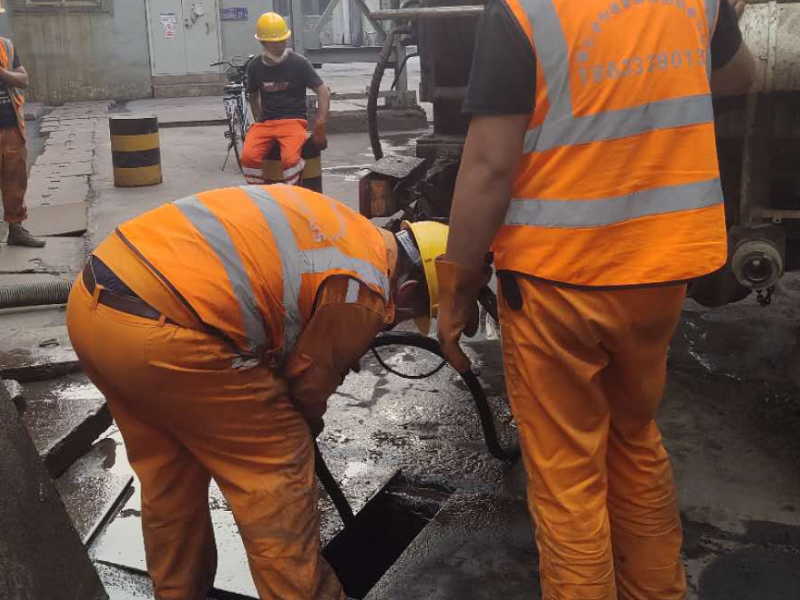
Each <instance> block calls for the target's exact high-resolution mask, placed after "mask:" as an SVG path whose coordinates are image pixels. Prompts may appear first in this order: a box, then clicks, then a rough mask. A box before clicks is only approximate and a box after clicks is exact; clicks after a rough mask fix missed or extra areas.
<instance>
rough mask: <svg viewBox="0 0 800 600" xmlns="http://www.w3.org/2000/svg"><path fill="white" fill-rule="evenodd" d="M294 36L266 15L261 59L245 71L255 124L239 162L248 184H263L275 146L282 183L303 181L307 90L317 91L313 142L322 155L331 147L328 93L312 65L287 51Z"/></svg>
mask: <svg viewBox="0 0 800 600" xmlns="http://www.w3.org/2000/svg"><path fill="white" fill-rule="evenodd" d="M291 36H292V32H291V31H290V30H289V27H288V26H287V25H286V21H285V20H284V19H283V17H281V16H280V15H279V14H278V13H274V12H268V13H264V14H263V15H261V17H260V18H259V19H258V23H257V24H256V35H255V37H256V39H257V40H258V41H259V42H260V43H261V48H262V53H261V55H260V56H258V57H256V58H255V59H253V60H251V61H250V64H248V66H247V94H248V99H249V101H250V107H251V109H252V111H253V118H254V119H255V121H256V122H255V124H254V125H253V126H252V127H251V128H250V131H249V132H248V133H247V137H246V138H245V141H244V148H243V150H242V156H241V164H242V170H243V172H244V175H245V178H246V179H247V181H248V183H256V184H257V183H264V179H263V174H262V163H263V161H264V157H265V156H266V155H267V153H268V152H269V151H270V150H271V149H272V147H273V145H274V144H276V143H277V144H278V145H279V146H280V150H281V165H282V167H283V178H284V183H290V184H294V183H297V182H298V181H299V180H300V177H301V174H302V172H303V168H304V167H305V161H304V160H303V158H302V150H303V145H304V144H305V143H306V140H307V139H308V133H307V127H308V109H307V106H306V90H307V89H312V90H314V92H315V93H316V94H317V97H318V99H319V108H318V111H317V116H316V119H315V121H314V129H313V133H312V138H313V142H314V144H315V145H316V146H317V148H319V149H320V150H322V149H324V148H325V147H326V146H327V143H328V142H327V137H326V126H327V122H328V112H329V110H330V97H331V95H330V90H329V89H328V86H327V85H325V83H324V82H323V81H322V79H321V78H320V76H319V74H318V73H317V72H316V70H315V69H314V66H313V65H312V64H311V63H310V62H309V61H308V59H307V58H305V57H304V56H302V55H300V54H297V53H296V52H293V51H292V49H291V48H289V46H288V40H289V38H290V37H291Z"/></svg>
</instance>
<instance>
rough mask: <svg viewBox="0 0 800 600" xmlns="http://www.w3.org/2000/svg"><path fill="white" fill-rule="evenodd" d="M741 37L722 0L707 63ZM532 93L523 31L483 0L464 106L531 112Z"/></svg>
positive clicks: (530, 57) (499, 3) (532, 66)
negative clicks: (484, 8) (483, 9)
mask: <svg viewBox="0 0 800 600" xmlns="http://www.w3.org/2000/svg"><path fill="white" fill-rule="evenodd" d="M741 43H742V33H741V31H740V30H739V22H738V19H737V18H736V12H735V11H734V10H733V8H732V7H731V5H730V4H728V0H721V1H720V13H719V20H718V23H717V29H716V31H715V32H714V36H713V38H712V39H711V65H712V68H713V69H715V70H716V69H719V68H720V67H724V66H725V65H726V64H728V62H729V61H730V60H731V59H732V58H733V55H734V54H736V52H737V51H738V50H739V46H740V45H741ZM499 90H502V93H498V91H499ZM535 98H536V55H535V53H534V50H533V48H531V44H530V41H529V40H528V36H526V35H525V32H524V31H523V30H522V28H521V27H520V25H519V23H518V22H517V20H516V18H514V15H512V14H511V10H510V9H509V8H508V6H507V5H506V3H505V2H503V0H488V2H487V4H486V10H485V11H484V13H483V15H482V16H481V23H480V25H479V27H478V34H477V40H476V44H475V54H474V56H473V61H472V70H471V71H470V79H469V85H468V86H467V94H466V98H465V100H464V112H465V113H466V114H471V115H515V114H530V113H531V112H533V108H534V102H535Z"/></svg>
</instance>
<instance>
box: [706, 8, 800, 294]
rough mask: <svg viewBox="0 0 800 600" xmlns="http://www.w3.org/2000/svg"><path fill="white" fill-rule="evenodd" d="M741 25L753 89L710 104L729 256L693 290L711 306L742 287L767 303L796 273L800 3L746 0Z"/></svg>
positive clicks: (799, 252)
mask: <svg viewBox="0 0 800 600" xmlns="http://www.w3.org/2000/svg"><path fill="white" fill-rule="evenodd" d="M741 28H742V32H743V34H744V38H745V42H746V43H747V45H748V47H749V48H750V50H751V51H752V53H753V55H754V56H755V58H756V64H757V78H756V87H755V92H756V93H754V94H752V95H750V96H749V97H746V98H732V99H722V100H719V101H717V102H716V108H717V136H718V148H719V156H720V169H721V172H722V182H723V188H724V190H725V202H726V212H727V217H728V226H729V231H730V250H731V253H730V261H729V265H728V268H727V269H726V270H725V271H723V272H720V273H718V274H716V275H715V276H713V277H709V278H706V279H705V280H700V281H698V282H697V283H696V284H695V286H694V289H693V293H694V294H695V296H696V297H697V299H698V300H700V301H702V302H703V303H705V304H712V305H714V304H724V303H726V302H729V301H732V300H736V299H738V298H739V297H741V296H742V295H743V293H745V292H746V291H747V290H754V291H755V292H756V293H757V294H758V296H759V298H760V299H761V300H762V301H763V302H765V303H767V302H769V299H770V297H771V294H772V290H773V289H774V286H775V285H776V283H777V282H778V281H779V279H780V278H781V276H782V275H783V273H784V272H786V271H794V270H800V1H792V2H788V1H781V0H771V1H760V2H758V1H751V2H750V4H749V5H748V6H747V8H746V9H745V13H744V15H743V17H742V21H741ZM731 274H732V275H733V277H735V282H736V284H738V286H737V285H733V284H732V281H731V279H732V278H731ZM739 286H741V287H739ZM737 287H738V289H737Z"/></svg>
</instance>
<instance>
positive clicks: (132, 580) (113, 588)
mask: <svg viewBox="0 0 800 600" xmlns="http://www.w3.org/2000/svg"><path fill="white" fill-rule="evenodd" d="M95 568H96V569H97V574H98V575H99V576H100V581H102V582H103V586H104V587H105V588H106V592H107V593H108V598H109V600H153V596H154V594H153V585H152V583H151V582H150V578H149V577H147V575H143V574H142V573H136V572H133V571H126V570H125V569H121V568H120V567H115V566H113V565H106V564H103V563H95ZM208 600H214V599H213V598H210V597H209V598H208Z"/></svg>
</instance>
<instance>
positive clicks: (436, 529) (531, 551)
mask: <svg viewBox="0 0 800 600" xmlns="http://www.w3.org/2000/svg"><path fill="white" fill-rule="evenodd" d="M537 564H538V554H537V552H536V549H535V545H534V542H533V537H532V535H531V527H530V520H529V518H528V513H527V510H526V507H525V503H524V502H523V501H521V500H518V499H510V498H502V497H497V496H493V495H475V496H466V495H464V496H457V497H454V498H451V499H450V500H449V501H448V502H447V503H446V504H445V506H444V507H443V508H442V510H441V512H440V513H439V514H438V515H436V517H434V519H433V521H431V523H430V524H428V526H427V527H426V528H425V529H424V530H423V531H422V533H420V534H419V535H418V536H417V537H416V539H415V540H414V541H413V542H412V543H411V545H410V546H409V547H408V549H407V550H406V552H405V553H404V554H403V556H402V557H401V558H400V560H399V561H397V563H395V565H394V566H393V567H392V568H391V569H390V570H389V571H388V572H387V573H386V575H385V576H384V577H383V578H382V579H381V581H379V582H378V584H377V585H376V586H375V587H374V588H373V589H372V590H371V591H370V593H369V594H368V595H367V597H366V600H388V599H389V598H391V599H392V600H417V599H419V598H425V599H426V600H462V599H466V598H469V600H497V599H498V598H503V600H523V599H530V598H540V597H541V591H540V590H539V583H538V572H537Z"/></svg>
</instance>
